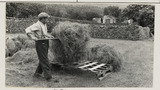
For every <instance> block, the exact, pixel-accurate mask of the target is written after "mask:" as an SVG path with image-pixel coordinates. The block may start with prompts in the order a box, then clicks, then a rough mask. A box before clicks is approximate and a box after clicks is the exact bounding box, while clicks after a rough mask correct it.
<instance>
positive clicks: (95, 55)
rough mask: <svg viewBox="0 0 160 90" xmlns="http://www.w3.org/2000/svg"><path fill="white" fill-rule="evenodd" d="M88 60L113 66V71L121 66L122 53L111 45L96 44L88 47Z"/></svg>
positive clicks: (118, 69)
mask: <svg viewBox="0 0 160 90" xmlns="http://www.w3.org/2000/svg"><path fill="white" fill-rule="evenodd" d="M87 56H88V60H90V61H97V62H100V63H106V64H109V65H111V66H112V67H113V72H116V71H120V70H121V66H122V63H121V62H122V60H123V57H122V55H121V54H120V53H119V52H118V51H116V50H115V49H114V48H113V47H110V46H107V45H96V46H93V47H90V51H89V53H88V55H87Z"/></svg>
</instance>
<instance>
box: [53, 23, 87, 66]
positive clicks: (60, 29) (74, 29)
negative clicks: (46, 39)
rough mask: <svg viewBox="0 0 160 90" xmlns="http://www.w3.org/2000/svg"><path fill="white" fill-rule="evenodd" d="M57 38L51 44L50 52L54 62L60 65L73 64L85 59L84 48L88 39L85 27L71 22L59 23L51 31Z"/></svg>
mask: <svg viewBox="0 0 160 90" xmlns="http://www.w3.org/2000/svg"><path fill="white" fill-rule="evenodd" d="M52 35H53V36H55V37H56V38H58V39H59V40H55V41H53V42H52V48H51V49H52V50H51V51H52V52H53V53H54V55H55V58H56V61H58V62H60V63H62V64H73V63H74V62H78V61H80V60H83V58H85V52H86V51H85V50H86V49H85V48H86V45H87V42H88V41H89V39H90V36H89V28H88V26H87V25H83V24H79V23H71V22H60V23H59V24H58V25H57V26H55V28H54V29H53V30H52Z"/></svg>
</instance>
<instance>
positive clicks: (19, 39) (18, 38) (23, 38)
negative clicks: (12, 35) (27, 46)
mask: <svg viewBox="0 0 160 90" xmlns="http://www.w3.org/2000/svg"><path fill="white" fill-rule="evenodd" d="M16 39H17V40H18V41H20V42H21V43H22V44H24V43H25V41H26V40H28V39H29V38H28V37H27V35H26V34H20V35H18V36H17V37H16Z"/></svg>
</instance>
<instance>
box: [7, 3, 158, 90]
mask: <svg viewBox="0 0 160 90" xmlns="http://www.w3.org/2000/svg"><path fill="white" fill-rule="evenodd" d="M5 13H6V19H5V23H6V27H5V28H6V31H5V87H16V88H17V87H20V88H22V87H27V88H118V87H119V88H152V87H153V70H154V64H153V63H154V39H155V38H154V35H155V4H154V3H125V2H121V3H120V2H119V3H107V2H105V3H88V2H81V3H79V2H74V3H72V2H68V3H67V2H59V3H58V2H31V1H30V2H6V12H5ZM62 90H63V89H62ZM64 90H65V89H64Z"/></svg>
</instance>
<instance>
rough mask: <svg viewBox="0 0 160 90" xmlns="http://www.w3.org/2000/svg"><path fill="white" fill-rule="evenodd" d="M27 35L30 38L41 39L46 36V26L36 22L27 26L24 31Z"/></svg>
mask: <svg viewBox="0 0 160 90" xmlns="http://www.w3.org/2000/svg"><path fill="white" fill-rule="evenodd" d="M25 32H26V33H27V34H29V33H30V34H31V35H30V37H31V38H32V37H36V38H38V39H40V38H42V37H43V36H45V35H47V26H46V24H43V23H42V22H40V21H37V22H36V23H34V24H33V25H31V26H29V27H28V28H26V29H25Z"/></svg>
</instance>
